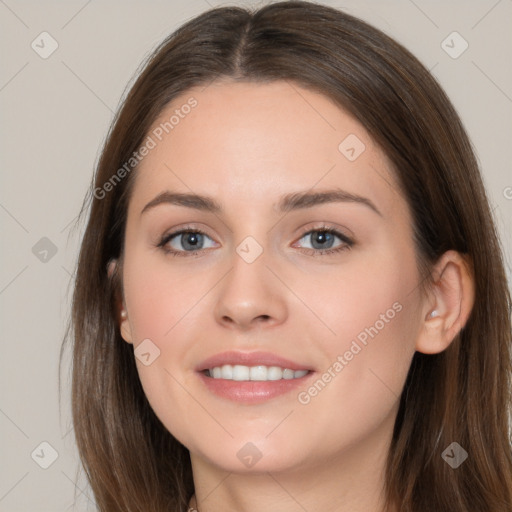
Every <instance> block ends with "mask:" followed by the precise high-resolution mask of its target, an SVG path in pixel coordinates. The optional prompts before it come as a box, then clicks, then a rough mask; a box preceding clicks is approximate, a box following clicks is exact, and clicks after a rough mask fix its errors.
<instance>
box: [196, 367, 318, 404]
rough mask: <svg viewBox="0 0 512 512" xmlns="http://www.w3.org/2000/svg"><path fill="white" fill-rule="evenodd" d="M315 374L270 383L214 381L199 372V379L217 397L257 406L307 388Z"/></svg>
mask: <svg viewBox="0 0 512 512" xmlns="http://www.w3.org/2000/svg"><path fill="white" fill-rule="evenodd" d="M313 373H314V372H309V373H307V374H306V375H304V377H299V378H298V379H280V380H268V381H258V380H251V381H237V380H229V379H214V378H213V377H208V376H206V375H205V374H204V373H201V372H199V373H198V375H199V378H200V379H201V380H202V381H203V382H204V384H205V386H206V387H207V388H208V389H209V390H210V391H211V392H212V393H214V394H215V395H217V396H220V397H222V398H227V399H228V400H232V401H233V402H238V403H245V404H257V403H262V402H265V401H267V400H271V399H272V398H275V397H277V396H280V395H284V394H286V393H290V392H291V391H293V390H294V389H297V388H301V387H304V386H305V381H306V380H308V379H309V378H310V377H311V376H312V375H313Z"/></svg>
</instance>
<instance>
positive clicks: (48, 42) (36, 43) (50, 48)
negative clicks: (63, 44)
mask: <svg viewBox="0 0 512 512" xmlns="http://www.w3.org/2000/svg"><path fill="white" fill-rule="evenodd" d="M30 46H31V47H32V50H34V51H35V52H36V53H37V54H38V55H39V57H41V58H42V59H47V58H48V57H50V55H51V54H52V53H53V52H54V51H55V50H56V49H57V48H58V47H59V43H58V42H57V41H56V40H55V39H54V38H53V37H52V36H51V35H50V34H49V33H48V32H41V33H40V34H39V35H38V36H37V37H36V38H35V39H34V40H33V41H32V44H31V45H30Z"/></svg>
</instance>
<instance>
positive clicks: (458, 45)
mask: <svg viewBox="0 0 512 512" xmlns="http://www.w3.org/2000/svg"><path fill="white" fill-rule="evenodd" d="M468 47H469V43H468V42H467V41H466V40H465V39H464V38H463V37H462V36H461V35H460V34H459V33H458V32H457V31H453V32H452V33H451V34H449V35H448V36H447V37H446V38H445V39H443V41H442V42H441V48H442V49H443V50H444V51H445V52H446V53H447V54H448V55H449V56H450V57H451V58H452V59H458V58H459V57H460V56H461V55H462V54H463V53H464V52H465V51H466V50H467V49H468Z"/></svg>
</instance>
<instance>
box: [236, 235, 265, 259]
mask: <svg viewBox="0 0 512 512" xmlns="http://www.w3.org/2000/svg"><path fill="white" fill-rule="evenodd" d="M236 252H237V253H238V255H239V256H240V257H241V258H242V259H243V260H244V261H245V262H246V263H252V262H253V261H255V260H256V259H257V258H259V256H260V255H261V253H262V252H263V247H261V245H260V244H259V243H258V242H257V241H256V239H255V238H253V237H252V236H248V237H246V238H244V239H243V241H242V242H241V243H240V244H239V245H238V247H237V248H236Z"/></svg>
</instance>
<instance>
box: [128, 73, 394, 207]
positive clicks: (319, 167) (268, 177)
mask: <svg viewBox="0 0 512 512" xmlns="http://www.w3.org/2000/svg"><path fill="white" fill-rule="evenodd" d="M148 141H151V142H150V143H149V144H148V146H149V145H151V146H152V148H151V150H150V151H148V153H147V154H146V156H145V157H144V158H143V159H142V161H141V162H140V164H139V165H138V168H137V172H136V181H135V186H134V193H133V195H132V203H133V204H132V205H131V206H130V207H133V208H137V209H138V210H139V211H140V210H141V209H142V208H143V207H144V205H145V204H146V203H147V202H148V201H150V200H151V199H153V197H154V196H156V195H157V194H159V193H161V192H163V191H165V190H172V191H179V192H184V193H190V192H193V193H198V194H204V195H212V196H216V197H218V198H219V201H220V202H221V203H223V198H225V199H226V201H228V200H229V205H232V206H233V209H236V208H238V207H240V206H247V205H254V206H256V205H260V204H261V205H268V204H269V203H272V204H274V203H275V202H276V201H274V199H275V198H277V197H279V196H281V195H283V194H286V193H290V192H293V191H295V190H297V191H298V190H301V191H302V190H304V189H312V188H313V189H314V188H332V187H341V188H343V189H345V190H347V191H349V192H352V193H355V194H356V193H357V194H361V193H364V194H365V195H367V196H372V197H373V198H375V202H379V203H381V205H382V208H383V209H386V208H392V207H393V205H394V204H396V196H397V195H399V194H398V192H397V190H398V187H397V186H395V184H394V177H393V173H392V172H391V171H390V165H389V163H388V161H387V158H386V156H385V155H384V154H383V152H382V151H381V150H380V148H379V147H378V146H376V145H375V143H374V142H373V141H372V139H371V138H370V136H369V135H368V133H367V132H366V130H365V129H364V127H363V126H362V125H361V124H360V123H359V122H357V121H356V120H355V119H354V118H352V117H351V116H350V115H348V114H347V112H346V111H344V110H343V109H342V108H340V107H339V106H338V105H336V104H335V103H334V102H333V101H332V100H331V99H330V98H328V97H326V96H325V95H322V94H320V93H317V92H314V91H311V90H309V89H305V88H303V87H301V86H299V85H297V84H295V83H291V82H287V81H276V82H270V83H254V82H233V81H217V82H213V83H211V84H210V85H208V86H207V87H198V88H193V89H190V90H188V91H186V92H185V93H183V94H182V95H180V96H179V97H177V98H175V99H174V100H173V101H172V102H171V103H170V104H169V105H168V106H167V107H166V108H165V109H164V111H163V112H161V114H160V115H159V117H158V118H157V119H156V120H155V122H154V123H153V125H152V126H151V128H150V130H149V132H148V134H147V138H146V142H148ZM229 205H226V208H229Z"/></svg>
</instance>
